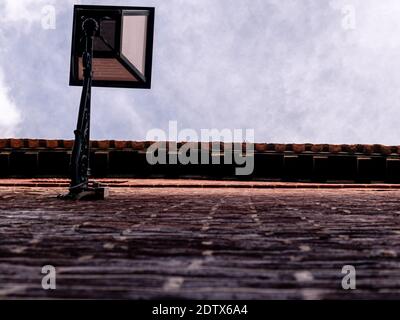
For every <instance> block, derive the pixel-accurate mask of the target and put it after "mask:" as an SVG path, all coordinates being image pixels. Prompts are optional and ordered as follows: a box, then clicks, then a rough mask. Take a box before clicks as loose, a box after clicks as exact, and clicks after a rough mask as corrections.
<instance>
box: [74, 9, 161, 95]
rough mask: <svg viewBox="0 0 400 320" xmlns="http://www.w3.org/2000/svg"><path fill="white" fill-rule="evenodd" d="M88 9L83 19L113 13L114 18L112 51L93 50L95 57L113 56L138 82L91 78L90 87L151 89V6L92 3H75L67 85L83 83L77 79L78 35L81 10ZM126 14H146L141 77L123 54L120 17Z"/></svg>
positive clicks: (121, 20)
mask: <svg viewBox="0 0 400 320" xmlns="http://www.w3.org/2000/svg"><path fill="white" fill-rule="evenodd" d="M84 11H87V13H88V16H87V17H86V16H85V18H92V17H94V18H96V17H97V18H98V17H101V16H107V15H112V16H114V17H115V18H116V33H117V34H119V37H116V39H115V40H116V43H115V50H114V51H111V52H97V51H95V52H94V58H114V59H117V61H118V62H119V63H120V64H121V65H122V66H124V67H125V68H126V69H127V70H128V71H129V72H130V73H131V74H132V75H133V76H134V77H135V78H136V79H137V80H138V81H112V80H96V79H95V78H94V79H93V80H92V86H93V87H107V88H132V89H150V88H151V81H152V65H153V46H154V45H153V42H154V16H155V8H154V7H131V6H97V5H96V6H92V5H75V6H74V18H73V30H72V46H71V67H70V77H69V84H70V85H71V86H83V83H84V80H81V79H79V58H81V53H80V52H79V48H80V44H79V41H80V39H78V34H81V31H80V30H79V29H78V28H81V23H82V22H81V21H80V18H81V17H82V16H83V15H82V14H81V13H82V12H84ZM126 15H128V16H129V15H146V16H147V17H148V19H147V32H146V52H145V74H144V76H142V74H141V72H139V71H138V70H137V69H136V67H135V66H134V65H133V64H132V63H131V62H130V61H129V60H128V59H127V58H126V57H125V56H124V55H123V54H122V37H123V33H122V30H123V16H126Z"/></svg>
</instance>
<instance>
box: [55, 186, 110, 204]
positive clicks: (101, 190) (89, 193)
mask: <svg viewBox="0 0 400 320" xmlns="http://www.w3.org/2000/svg"><path fill="white" fill-rule="evenodd" d="M108 196H109V188H107V187H104V186H101V185H100V184H98V183H93V186H91V187H88V188H87V189H83V190H81V191H79V192H71V191H70V192H69V193H68V194H66V195H59V196H58V198H59V199H63V200H75V201H85V200H88V201H90V200H105V199H107V198H108Z"/></svg>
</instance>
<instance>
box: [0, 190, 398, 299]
mask: <svg viewBox="0 0 400 320" xmlns="http://www.w3.org/2000/svg"><path fill="white" fill-rule="evenodd" d="M62 192H65V189H64V188H40V187H0V299H1V298H2V299H4V298H123V299H155V298H161V299H162V298H178V299H281V298H282V299H333V298H337V299H365V298H378V299H383V298H385V299H388V298H397V299H399V298H400V261H399V255H400V201H399V200H400V190H396V189H393V190H389V189H381V188H379V189H375V190H374V189H366V190H361V189H285V188H280V189H256V188H226V187H225V188H196V186H194V185H190V187H181V188H173V187H164V188H154V187H153V188H144V187H132V188H124V187H120V188H112V189H111V192H110V194H111V195H110V198H109V199H108V200H105V201H102V202H68V201H62V200H58V199H56V196H57V194H59V193H62ZM44 265H53V266H55V267H56V269H57V289H56V290H53V291H45V290H43V289H42V287H41V280H42V277H43V275H42V274H41V268H42V266H44ZM344 265H353V266H355V268H356V270H357V290H354V291H345V290H343V289H342V286H341V282H342V278H343V276H344V275H343V274H341V271H342V267H343V266H344Z"/></svg>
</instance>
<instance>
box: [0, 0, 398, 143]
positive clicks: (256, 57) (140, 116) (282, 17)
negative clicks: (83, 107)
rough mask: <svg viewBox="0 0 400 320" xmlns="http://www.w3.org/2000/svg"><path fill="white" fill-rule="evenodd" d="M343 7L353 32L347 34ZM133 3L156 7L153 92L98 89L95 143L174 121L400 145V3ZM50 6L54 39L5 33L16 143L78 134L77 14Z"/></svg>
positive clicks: (35, 32) (285, 137) (261, 136)
mask: <svg viewBox="0 0 400 320" xmlns="http://www.w3.org/2000/svg"><path fill="white" fill-rule="evenodd" d="M81 2H82V3H88V1H81ZM90 3H91V4H92V3H98V4H102V3H104V2H102V1H90ZM107 3H114V4H124V3H126V2H124V1H108V2H107ZM348 3H350V4H353V5H354V6H355V9H356V13H357V27H356V29H355V30H344V29H343V28H342V25H341V23H342V19H343V15H342V12H341V10H340V8H341V7H342V6H343V5H345V4H348ZM385 3H386V5H385ZM136 4H137V5H154V6H156V8H157V17H156V43H155V52H154V73H153V77H154V83H153V88H152V90H150V91H141V90H124V89H99V88H95V89H94V91H93V95H94V98H93V99H94V100H93V134H92V137H93V138H95V139H103V138H107V139H112V138H114V139H144V138H145V136H146V132H147V131H148V130H150V129H152V128H162V129H167V128H168V121H170V120H177V121H178V123H179V125H180V126H181V127H182V128H193V129H196V130H198V131H200V129H202V128H217V129H223V128H231V129H234V128H254V129H255V134H256V140H257V141H267V142H270V141H273V142H314V143H317V142H323V143H386V144H397V141H398V140H399V137H398V136H397V130H396V128H397V127H396V120H397V117H398V116H399V115H400V111H399V108H398V101H399V98H400V97H399V95H400V94H399V92H398V90H397V88H398V85H399V82H400V73H399V72H398V70H399V69H400V60H399V59H398V57H397V54H398V52H397V51H398V48H399V46H400V39H398V34H399V31H400V30H399V29H400V26H399V25H398V24H396V23H395V22H396V21H397V17H398V13H399V11H400V3H398V2H396V1H392V0H388V1H385V2H384V4H382V2H379V0H370V1H364V2H360V1H346V2H343V1H332V2H328V1H326V2H324V1H316V0H300V1H299V0H296V1H294V0H281V1H277V0H270V1H267V0H254V1H248V0H229V1H228V0H202V1H196V0H185V1H182V0H181V1H180V0H170V1H165V0H164V1H135V5H136ZM55 5H56V9H57V13H58V15H57V28H56V30H43V29H42V28H41V26H40V24H39V23H38V22H37V23H32V24H31V26H30V29H29V32H17V31H16V30H18V28H20V26H19V25H18V23H9V24H7V25H2V26H1V27H0V28H1V29H0V35H1V36H0V41H1V45H2V47H5V48H6V50H1V51H0V57H1V60H0V61H1V62H0V68H1V69H2V70H3V71H4V74H5V83H6V84H7V86H8V87H9V88H10V91H9V94H10V96H11V97H12V99H13V101H14V102H15V104H16V105H17V107H18V108H19V110H20V112H21V113H22V115H23V122H22V124H21V125H20V126H19V127H18V130H17V131H16V133H15V135H18V136H20V137H22V136H24V137H44V138H46V137H47V138H50V137H54V138H72V136H73V134H72V131H73V129H74V126H75V121H76V116H77V109H78V103H79V95H80V90H79V88H71V87H68V69H69V52H70V33H71V20H72V5H71V4H70V3H68V2H62V1H57V2H56V3H55ZM385 6H386V7H385ZM39 7H40V6H38V10H40V8H39ZM31 10H34V8H32V7H31ZM377 28H378V30H380V31H381V33H382V34H383V35H384V38H381V37H379V34H377V33H376V31H375V30H376V29H377ZM16 35H17V36H16ZM0 108H1V106H0Z"/></svg>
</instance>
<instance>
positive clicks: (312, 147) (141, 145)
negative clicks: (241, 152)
mask: <svg viewBox="0 0 400 320" xmlns="http://www.w3.org/2000/svg"><path fill="white" fill-rule="evenodd" d="M152 143H153V142H151V141H116V140H99V141H91V147H92V148H93V149H98V150H109V149H114V150H115V149H116V150H123V149H130V150H137V151H145V150H146V149H147V148H148V147H149V146H150V145H151V144H152ZM199 144H200V143H199ZM220 145H221V150H223V148H224V143H220ZM72 146H73V141H72V140H62V139H61V140H55V139H52V140H46V139H0V149H14V150H15V149H30V150H34V149H50V150H51V149H72ZM254 149H255V151H256V152H260V153H263V152H279V153H283V152H291V153H294V154H301V153H305V152H311V153H330V154H339V153H348V154H353V153H359V154H366V155H368V154H381V155H390V154H400V146H385V145H380V144H335V145H333V144H294V143H293V144H276V143H256V144H255V145H254Z"/></svg>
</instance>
